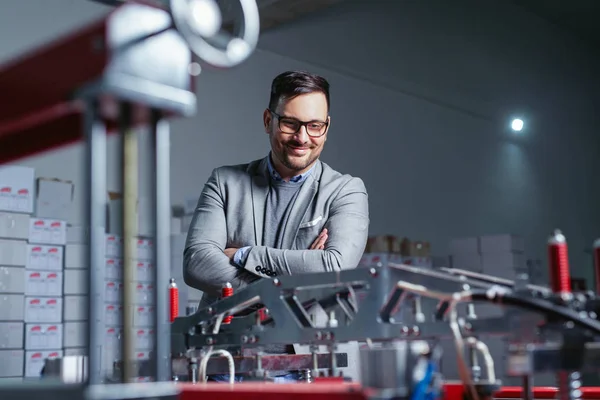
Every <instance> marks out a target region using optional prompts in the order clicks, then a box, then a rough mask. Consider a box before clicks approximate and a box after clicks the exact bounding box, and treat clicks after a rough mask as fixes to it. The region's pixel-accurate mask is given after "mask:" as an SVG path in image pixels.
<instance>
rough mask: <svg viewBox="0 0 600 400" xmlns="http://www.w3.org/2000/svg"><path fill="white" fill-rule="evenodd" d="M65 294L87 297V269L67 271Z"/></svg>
mask: <svg viewBox="0 0 600 400" xmlns="http://www.w3.org/2000/svg"><path fill="white" fill-rule="evenodd" d="M64 276H65V281H64V289H63V292H64V294H65V295H85V294H88V290H87V286H88V285H87V281H86V278H87V271H86V270H85V269H65V272H64Z"/></svg>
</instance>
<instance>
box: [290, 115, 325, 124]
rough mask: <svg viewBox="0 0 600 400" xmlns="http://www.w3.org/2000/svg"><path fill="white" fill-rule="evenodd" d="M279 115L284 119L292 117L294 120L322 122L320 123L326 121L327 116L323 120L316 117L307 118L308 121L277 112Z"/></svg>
mask: <svg viewBox="0 0 600 400" xmlns="http://www.w3.org/2000/svg"><path fill="white" fill-rule="evenodd" d="M279 116H280V117H281V118H284V119H294V120H296V121H299V122H322V123H326V122H327V118H325V119H324V120H322V119H318V118H317V119H309V120H308V121H303V120H301V119H300V118H296V117H291V116H289V115H284V114H279ZM328 117H329V116H328Z"/></svg>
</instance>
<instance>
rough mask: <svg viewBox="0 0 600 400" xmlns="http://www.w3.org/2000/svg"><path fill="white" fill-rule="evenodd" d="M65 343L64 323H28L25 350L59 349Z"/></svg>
mask: <svg viewBox="0 0 600 400" xmlns="http://www.w3.org/2000/svg"><path fill="white" fill-rule="evenodd" d="M62 343H63V326H62V324H26V325H25V350H52V349H59V348H61V347H62Z"/></svg>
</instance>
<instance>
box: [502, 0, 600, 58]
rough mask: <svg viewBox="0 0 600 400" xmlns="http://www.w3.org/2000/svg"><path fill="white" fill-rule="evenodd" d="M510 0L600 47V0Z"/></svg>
mask: <svg viewBox="0 0 600 400" xmlns="http://www.w3.org/2000/svg"><path fill="white" fill-rule="evenodd" d="M499 1H501V0H499ZM512 1H513V3H515V4H517V5H519V6H520V7H522V8H523V9H525V10H527V11H529V12H531V13H532V14H536V15H537V16H539V17H541V18H543V19H545V20H547V21H549V22H551V23H552V24H554V25H556V26H558V27H560V28H562V29H564V30H567V31H570V32H571V33H572V34H574V35H576V36H578V37H579V38H580V39H582V40H584V41H587V42H589V43H590V44H592V45H594V46H597V47H600V0H512Z"/></svg>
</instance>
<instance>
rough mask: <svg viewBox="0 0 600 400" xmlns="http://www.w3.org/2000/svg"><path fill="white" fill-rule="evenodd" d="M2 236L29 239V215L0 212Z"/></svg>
mask: <svg viewBox="0 0 600 400" xmlns="http://www.w3.org/2000/svg"><path fill="white" fill-rule="evenodd" d="M0 238H2V239H20V240H27V239H29V215H27V214H16V213H9V212H0Z"/></svg>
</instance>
